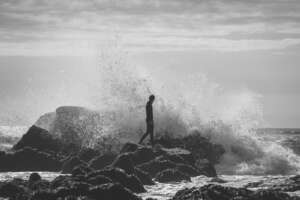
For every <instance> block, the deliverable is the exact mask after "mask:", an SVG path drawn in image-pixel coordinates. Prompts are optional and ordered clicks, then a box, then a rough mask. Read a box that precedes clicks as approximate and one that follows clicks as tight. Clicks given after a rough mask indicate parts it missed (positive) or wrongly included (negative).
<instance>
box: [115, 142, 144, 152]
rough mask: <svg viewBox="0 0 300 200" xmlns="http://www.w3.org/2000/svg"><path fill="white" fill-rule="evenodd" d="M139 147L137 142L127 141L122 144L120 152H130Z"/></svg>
mask: <svg viewBox="0 0 300 200" xmlns="http://www.w3.org/2000/svg"><path fill="white" fill-rule="evenodd" d="M139 147H142V146H141V145H139V144H136V143H131V142H127V143H126V144H124V146H123V147H122V149H121V151H120V153H130V152H135V151H136V150H137V149H138V148H139Z"/></svg>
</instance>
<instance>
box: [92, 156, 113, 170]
mask: <svg viewBox="0 0 300 200" xmlns="http://www.w3.org/2000/svg"><path fill="white" fill-rule="evenodd" d="M116 157H117V156H116V155H115V154H104V155H101V156H98V157H95V158H93V159H92V160H90V162H89V166H90V167H91V168H93V169H96V170H99V169H103V168H105V167H107V166H109V165H110V164H112V162H113V161H114V160H115V158H116Z"/></svg>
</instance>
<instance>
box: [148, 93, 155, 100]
mask: <svg viewBox="0 0 300 200" xmlns="http://www.w3.org/2000/svg"><path fill="white" fill-rule="evenodd" d="M154 100H155V96H154V95H153V94H151V95H150V96H149V101H150V102H153V101H154Z"/></svg>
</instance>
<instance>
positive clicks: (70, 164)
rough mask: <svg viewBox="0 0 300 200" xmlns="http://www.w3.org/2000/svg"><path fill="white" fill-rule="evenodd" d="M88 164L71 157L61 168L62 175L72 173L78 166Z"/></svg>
mask: <svg viewBox="0 0 300 200" xmlns="http://www.w3.org/2000/svg"><path fill="white" fill-rule="evenodd" d="M87 165H88V164H87V163H86V162H84V161H82V160H80V159H79V158H78V157H77V156H72V157H70V158H69V159H67V160H66V161H65V162H64V163H63V166H62V173H63V174H70V173H72V171H73V169H74V168H75V167H78V166H87Z"/></svg>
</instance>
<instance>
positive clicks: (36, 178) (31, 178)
mask: <svg viewBox="0 0 300 200" xmlns="http://www.w3.org/2000/svg"><path fill="white" fill-rule="evenodd" d="M41 180H42V177H41V176H40V175H39V174H38V173H32V174H30V176H29V180H28V182H29V184H33V183H35V182H37V181H41Z"/></svg>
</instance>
